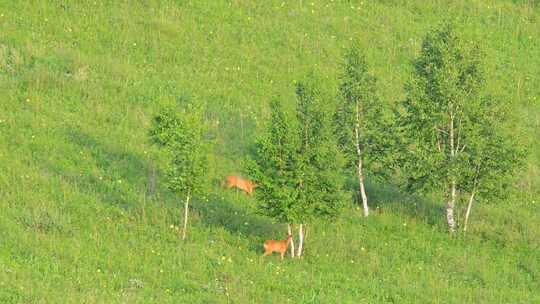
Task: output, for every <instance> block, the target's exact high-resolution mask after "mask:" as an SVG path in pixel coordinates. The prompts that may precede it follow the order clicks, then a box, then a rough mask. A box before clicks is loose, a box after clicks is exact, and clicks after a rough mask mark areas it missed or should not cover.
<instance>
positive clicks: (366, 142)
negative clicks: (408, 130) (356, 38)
mask: <svg viewBox="0 0 540 304" xmlns="http://www.w3.org/2000/svg"><path fill="white" fill-rule="evenodd" d="M342 69H343V72H342V75H341V77H340V86H339V96H338V104H337V110H336V115H335V117H334V123H335V126H336V133H337V137H338V145H339V148H340V149H341V150H342V151H343V152H344V154H345V155H346V157H347V162H348V168H349V169H350V170H351V171H353V170H355V169H356V166H357V163H358V159H359V157H361V158H362V162H363V166H364V167H365V168H366V169H368V170H370V171H371V172H372V173H377V174H378V175H387V173H388V172H389V170H388V169H387V168H385V166H386V164H387V163H388V162H389V161H390V157H391V156H392V155H391V153H389V152H390V149H389V148H390V146H391V142H390V140H391V138H392V136H389V135H390V134H392V132H393V131H392V125H391V124H390V123H389V121H388V114H387V113H385V112H386V111H385V104H384V103H383V102H382V101H381V100H380V98H379V96H378V94H377V79H376V78H375V77H374V76H373V75H372V74H371V73H370V72H369V67H368V64H367V62H366V58H365V55H363V54H362V53H361V51H360V47H359V45H358V44H354V45H353V46H352V47H351V48H350V49H349V50H348V51H347V53H346V55H345V58H344V63H343V64H342ZM357 127H358V136H357V134H356V128H357ZM357 145H358V146H359V148H360V150H361V151H362V156H359V155H358V153H357V150H356V147H357Z"/></svg>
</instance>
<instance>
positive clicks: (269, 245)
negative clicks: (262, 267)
mask: <svg viewBox="0 0 540 304" xmlns="http://www.w3.org/2000/svg"><path fill="white" fill-rule="evenodd" d="M291 240H292V235H290V234H289V235H287V240H285V241H274V240H267V241H264V254H263V256H267V255H270V254H272V253H273V252H279V254H280V255H281V259H282V260H283V257H284V256H285V252H286V251H287V247H289V244H290V243H291Z"/></svg>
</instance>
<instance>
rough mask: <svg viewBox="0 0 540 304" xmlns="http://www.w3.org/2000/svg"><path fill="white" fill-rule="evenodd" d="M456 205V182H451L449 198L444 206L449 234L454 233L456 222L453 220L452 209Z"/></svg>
mask: <svg viewBox="0 0 540 304" xmlns="http://www.w3.org/2000/svg"><path fill="white" fill-rule="evenodd" d="M455 203H456V182H455V181H452V186H451V189H450V197H449V199H448V203H447V204H446V221H447V222H448V228H449V229H450V232H454V231H456V222H455V220H454V207H455Z"/></svg>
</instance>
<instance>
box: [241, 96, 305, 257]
mask: <svg viewBox="0 0 540 304" xmlns="http://www.w3.org/2000/svg"><path fill="white" fill-rule="evenodd" d="M270 112H271V118H270V122H269V124H268V129H267V131H266V132H265V134H264V135H263V136H261V137H260V138H259V139H258V140H257V143H256V149H255V155H254V156H253V157H252V158H250V159H249V160H248V171H249V175H250V176H252V177H253V178H254V179H255V180H256V181H257V184H258V189H257V191H256V193H255V197H256V198H257V200H258V201H259V208H260V210H261V213H263V214H264V215H266V216H269V217H272V218H274V219H275V220H276V221H278V222H282V223H287V234H288V235H292V223H293V222H296V221H297V219H298V214H297V213H296V209H295V208H294V205H295V203H296V197H297V193H296V183H295V181H296V179H295V177H294V176H295V170H296V159H295V153H296V147H297V138H296V136H294V132H293V126H292V125H291V119H290V117H288V116H287V115H286V113H285V112H284V110H283V106H282V104H281V102H280V101H279V100H278V99H274V100H272V101H271V102H270ZM294 256H295V248H294V242H291V257H294Z"/></svg>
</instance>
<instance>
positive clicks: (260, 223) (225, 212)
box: [193, 190, 285, 252]
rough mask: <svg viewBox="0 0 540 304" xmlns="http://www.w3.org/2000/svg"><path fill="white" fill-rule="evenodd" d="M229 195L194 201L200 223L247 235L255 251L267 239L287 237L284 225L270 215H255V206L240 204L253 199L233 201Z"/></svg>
mask: <svg viewBox="0 0 540 304" xmlns="http://www.w3.org/2000/svg"><path fill="white" fill-rule="evenodd" d="M223 191H225V190H223ZM230 196H231V195H229V194H226V195H222V196H219V195H217V194H211V195H210V196H209V197H208V201H206V202H201V201H194V202H193V208H194V209H195V210H196V212H198V214H199V215H200V221H201V223H202V224H203V225H205V226H208V227H213V228H223V229H225V230H226V231H228V232H229V233H231V234H234V235H240V236H245V237H246V238H247V239H249V240H250V244H251V245H250V246H249V249H250V250H251V251H256V252H260V251H261V248H262V247H261V244H262V242H263V241H264V240H266V239H272V238H284V236H285V233H284V232H285V228H283V227H282V226H284V225H283V224H275V223H272V222H271V221H270V220H269V219H268V218H265V217H264V216H261V215H258V214H256V213H255V209H254V207H252V206H240V204H253V203H254V202H253V201H252V200H248V199H245V198H242V199H238V200H233V199H232V198H230ZM282 236H283V237H282Z"/></svg>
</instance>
